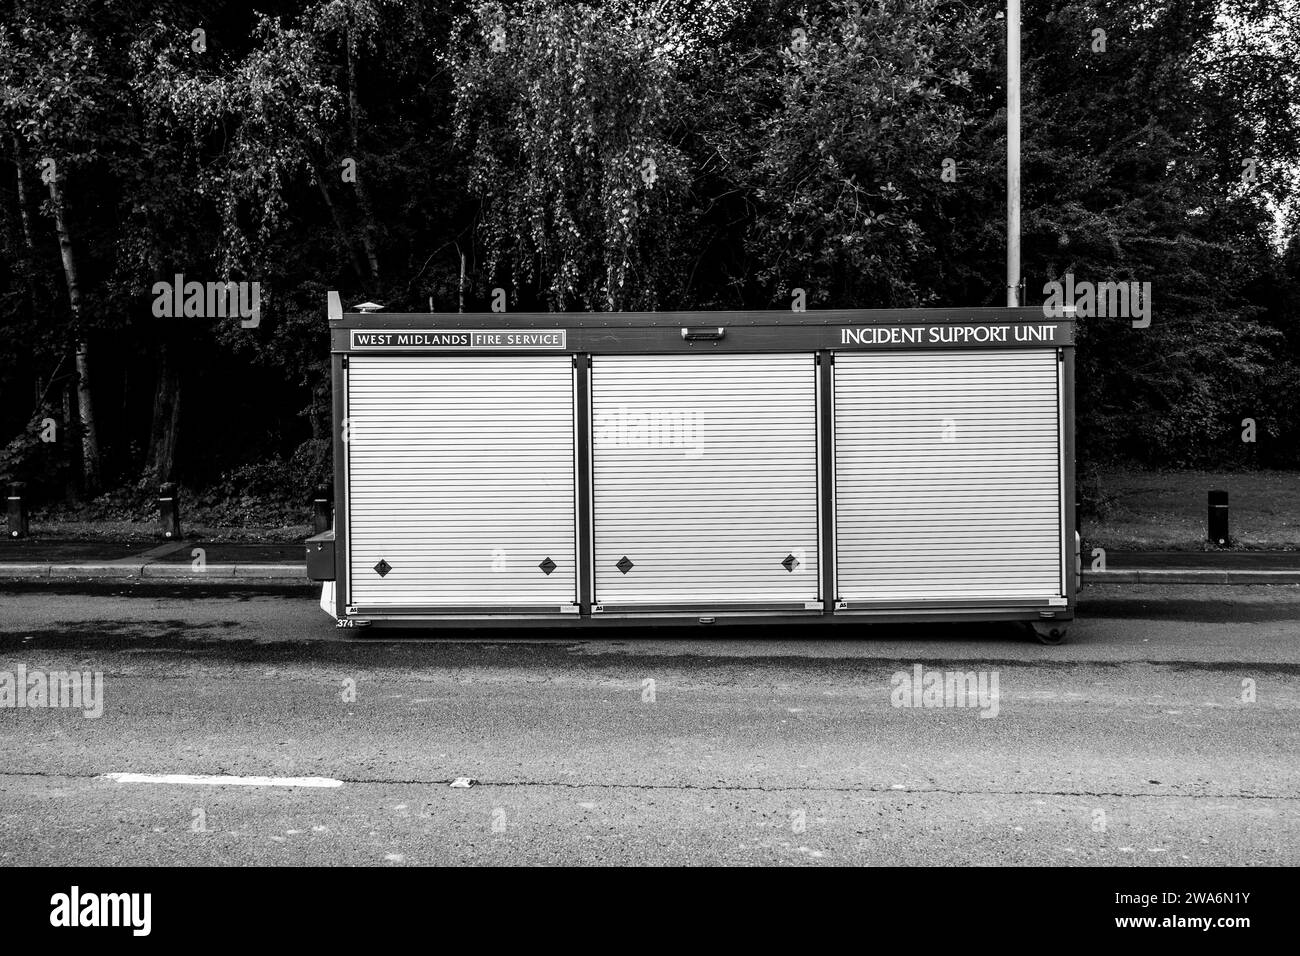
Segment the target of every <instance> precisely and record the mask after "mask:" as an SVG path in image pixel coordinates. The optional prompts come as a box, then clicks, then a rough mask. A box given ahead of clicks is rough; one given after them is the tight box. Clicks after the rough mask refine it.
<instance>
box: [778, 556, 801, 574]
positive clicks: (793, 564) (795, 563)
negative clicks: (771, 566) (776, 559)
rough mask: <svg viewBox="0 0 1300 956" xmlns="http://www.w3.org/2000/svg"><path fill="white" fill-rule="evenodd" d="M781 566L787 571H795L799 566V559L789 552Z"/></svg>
mask: <svg viewBox="0 0 1300 956" xmlns="http://www.w3.org/2000/svg"><path fill="white" fill-rule="evenodd" d="M781 566H782V567H783V568H785V569H786V570H787V571H793V570H794V569H795V568H797V567H799V559H798V558H796V557H795V556H794V555H793V554H787V555H786V556H785V560H784V561H782V562H781Z"/></svg>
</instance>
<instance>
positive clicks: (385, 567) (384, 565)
mask: <svg viewBox="0 0 1300 956" xmlns="http://www.w3.org/2000/svg"><path fill="white" fill-rule="evenodd" d="M391 570H393V566H392V565H391V564H389V563H388V562H387V561H385V560H384V559H383V558H380V559H379V563H378V564H376V565H375V573H376V574H378V575H379V576H380V577H381V578H382V577H385V576H386V575H387V574H388V572H389V571H391Z"/></svg>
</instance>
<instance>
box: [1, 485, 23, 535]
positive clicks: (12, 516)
mask: <svg viewBox="0 0 1300 956" xmlns="http://www.w3.org/2000/svg"><path fill="white" fill-rule="evenodd" d="M25 487H26V486H25V485H24V484H23V483H22V482H21V481H15V482H11V483H10V485H9V500H8V501H7V502H6V504H7V505H8V507H7V508H6V509H5V511H6V513H7V514H8V516H9V537H11V538H25V537H27V502H25V501H23V489H24V488H25Z"/></svg>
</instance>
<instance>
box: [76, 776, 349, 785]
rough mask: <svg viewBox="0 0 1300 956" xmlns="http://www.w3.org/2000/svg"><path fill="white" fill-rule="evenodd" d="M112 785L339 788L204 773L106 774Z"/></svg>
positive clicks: (311, 780) (321, 781)
mask: <svg viewBox="0 0 1300 956" xmlns="http://www.w3.org/2000/svg"><path fill="white" fill-rule="evenodd" d="M100 779H101V780H111V781H113V782H114V783H179V784H192V785H201V786H209V787H341V786H343V781H342V780H335V779H333V778H332V777H231V776H222V775H220V774H205V773H106V774H102V775H101V776H100Z"/></svg>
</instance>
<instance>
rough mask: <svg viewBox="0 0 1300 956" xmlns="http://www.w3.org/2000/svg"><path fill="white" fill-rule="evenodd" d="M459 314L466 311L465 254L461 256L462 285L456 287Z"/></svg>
mask: <svg viewBox="0 0 1300 956" xmlns="http://www.w3.org/2000/svg"><path fill="white" fill-rule="evenodd" d="M456 302H457V308H456V311H457V312H464V311H465V253H463V252H462V253H461V254H460V284H459V285H458V286H456Z"/></svg>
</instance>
